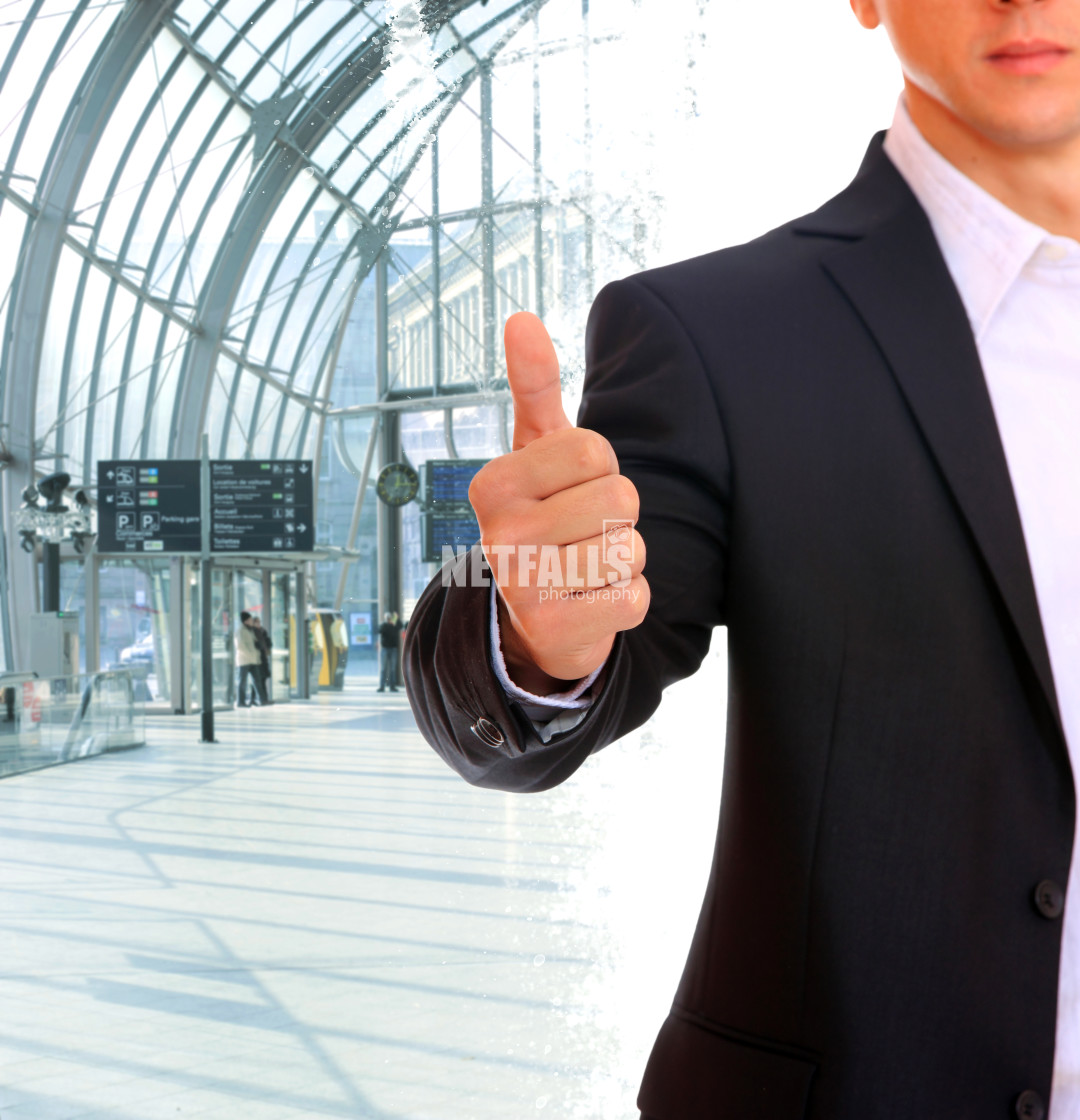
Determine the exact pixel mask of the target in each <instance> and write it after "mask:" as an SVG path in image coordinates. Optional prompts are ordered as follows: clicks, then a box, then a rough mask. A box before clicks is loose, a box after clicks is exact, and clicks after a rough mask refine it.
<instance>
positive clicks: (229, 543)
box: [210, 459, 315, 553]
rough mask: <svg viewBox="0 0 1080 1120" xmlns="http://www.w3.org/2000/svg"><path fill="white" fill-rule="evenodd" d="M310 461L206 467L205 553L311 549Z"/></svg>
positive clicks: (235, 462)
mask: <svg viewBox="0 0 1080 1120" xmlns="http://www.w3.org/2000/svg"><path fill="white" fill-rule="evenodd" d="M311 466H312V465H311V460H310V459H220V460H215V461H213V462H211V464H210V551H211V552H215V553H221V552H245V553H247V552H261V553H266V552H269V553H276V552H282V553H288V552H311V551H312V549H314V547H315V503H314V487H313V484H312V477H311V475H312V469H311Z"/></svg>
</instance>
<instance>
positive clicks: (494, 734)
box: [471, 716, 506, 747]
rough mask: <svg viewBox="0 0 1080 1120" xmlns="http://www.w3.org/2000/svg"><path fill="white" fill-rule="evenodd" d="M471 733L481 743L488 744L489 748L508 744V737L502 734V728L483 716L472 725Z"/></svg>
mask: <svg viewBox="0 0 1080 1120" xmlns="http://www.w3.org/2000/svg"><path fill="white" fill-rule="evenodd" d="M471 731H472V733H473V734H474V735H475V736H476V737H477V738H478V739H479V740H480V742H481V743H486V744H487V745H488V746H489V747H501V746H502V745H503V743H505V742H506V736H505V735H504V734H503V733H502V728H501V727H500V726H499V725H498V724H497V723H492V722H491V720H489V719H486V718H485V717H484V716H481V717H480V718H479V719H478V720H477V721H476V722H475V723H474V724H473V725H472V728H471Z"/></svg>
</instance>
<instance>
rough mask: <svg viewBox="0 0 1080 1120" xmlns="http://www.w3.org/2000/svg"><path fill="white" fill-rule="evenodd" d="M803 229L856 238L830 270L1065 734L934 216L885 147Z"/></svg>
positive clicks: (987, 409) (1003, 472)
mask: <svg viewBox="0 0 1080 1120" xmlns="http://www.w3.org/2000/svg"><path fill="white" fill-rule="evenodd" d="M797 228H798V229H799V230H800V231H801V232H812V233H826V234H827V235H830V234H831V236H833V237H840V238H842V239H844V242H845V243H844V244H841V245H838V246H837V247H836V249H835V250H834V251H833V252H832V253H830V254H827V255H826V256H825V258H824V260H823V266H824V268H825V270H826V272H828V273H829V275H830V276H831V277H832V278H833V280H834V281H835V282H836V284H837V285H838V286H839V287H840V288H841V290H842V291H843V292H844V293H845V295H846V296H847V298H848V300H849V301H850V302H851V304H852V306H853V307H854V308H855V310H856V311H857V313H858V314H859V316H860V317H861V318H862V320H863V322H864V323H865V324H866V327H867V329H868V330H869V331H870V333H871V334H872V335H873V337H874V339H875V341H876V342H877V344H878V346H879V348H880V349H881V351H882V353H883V355H884V357H885V360H886V362H887V363H888V366H889V368H890V370H891V371H892V374H893V376H894V377H895V379H896V381H897V383H898V385H899V387H900V390H901V392H902V393H903V395H904V397H905V399H906V400H907V403H908V405H909V407H910V409H911V411H912V414H913V415H914V417H915V420H916V422H917V423H918V425H919V427H920V429H921V431H922V434H923V436H924V438H925V440H926V443H927V445H928V446H929V449H930V452H931V454H932V455H933V457H934V459H935V460H936V462H937V465H938V467H939V469H940V471H941V473H942V474H943V475H944V477H945V479H946V482H947V483H948V486H949V489H950V490H951V492H952V494H953V497H954V498H955V500H956V503H957V505H958V506H959V508H960V510H961V512H962V514H963V517H964V519H965V520H966V522H967V524H968V526H969V528H970V530H971V533H972V535H973V536H974V538H975V541H976V543H977V545H978V547H979V549H980V551H981V552H982V555H983V557H984V559H985V561H986V565H987V567H988V568H989V570H990V573H991V574H992V577H993V579H994V582H995V583H996V585H997V588H998V590H999V591H1000V593H1001V596H1002V598H1003V599H1004V601H1005V605H1006V607H1007V609H1008V611H1009V614H1010V616H1011V618H1012V620H1013V623H1014V624H1015V626H1016V629H1017V631H1018V633H1019V635H1020V639H1021V641H1022V643H1023V646H1024V649H1025V651H1026V653H1027V656H1028V658H1029V659H1030V661H1031V665H1032V667H1033V668H1034V670H1035V673H1036V675H1037V677H1038V679H1039V682H1040V684H1041V685H1042V688H1043V691H1044V692H1045V694H1046V698H1047V700H1048V702H1049V704H1050V709H1051V711H1052V712H1053V715H1054V718H1055V720H1056V722H1057V726H1058V729H1059V731H1060V730H1061V718H1060V713H1059V711H1058V706H1057V698H1056V693H1055V691H1054V681H1053V673H1052V671H1051V667H1050V657H1049V654H1048V652H1047V648H1046V639H1045V637H1044V634H1043V629H1042V622H1041V619H1040V617H1039V608H1038V600H1037V599H1036V596H1035V587H1034V582H1033V580H1032V576H1031V569H1030V565H1029V563H1028V557H1027V548H1026V546H1025V543H1024V535H1023V529H1022V527H1021V523H1020V515H1019V511H1018V509H1017V505H1016V498H1015V495H1014V493H1013V489H1012V481H1011V479H1010V477H1009V471H1008V466H1007V463H1006V459H1005V453H1004V450H1003V448H1002V444H1001V437H1000V435H999V433H998V428H997V422H996V420H995V418H994V411H993V406H992V404H991V402H990V395H989V392H988V390H987V387H986V380H985V377H984V376H983V370H982V366H981V363H980V361H979V355H978V351H977V349H976V346H975V340H974V338H973V336H972V333H971V329H970V326H969V324H968V319H967V314H966V312H965V310H964V306H963V303H962V302H961V300H960V296H959V293H958V292H957V290H956V287H955V285H954V284H953V281H952V278H951V276H950V275H949V271H948V268H947V266H946V264H945V261H944V259H943V257H942V255H941V252H940V250H939V249H938V246H937V242H936V240H935V238H934V234H933V231H932V229H931V227H930V223H929V221H928V220H927V218H926V215H925V214H924V213H923V211H922V209H921V207H920V206H919V205H918V203H917V202H916V200H915V198H914V196H913V195H912V194H911V192H910V191H909V190H908V188H907V186H906V184H905V183H904V182H903V180H902V179H901V177H900V175H899V173H898V172H897V171H896V170H895V168H894V167H893V165H892V163H891V162H890V161H889V160H888V157H887V156H886V155H885V154H884V153H883V152H882V151H881V150H880V143H879V142H875V144H874V145H872V146H871V151H870V153H869V154H868V156H867V160H866V162H865V163H864V165H863V170H862V171H861V172H860V175H859V178H858V179H856V181H855V183H854V184H853V185H852V187H851V188H849V190H848V192H845V195H841V196H839V197H838V198H837V199H834V200H833V201H832V203H830V204H829V205H828V206H827V207H825V208H823V210H821V211H819V212H818V213H817V214H815V215H811V216H810V218H809V219H804V220H803V221H802V222H800V223H798V226H797ZM860 233H861V235H860Z"/></svg>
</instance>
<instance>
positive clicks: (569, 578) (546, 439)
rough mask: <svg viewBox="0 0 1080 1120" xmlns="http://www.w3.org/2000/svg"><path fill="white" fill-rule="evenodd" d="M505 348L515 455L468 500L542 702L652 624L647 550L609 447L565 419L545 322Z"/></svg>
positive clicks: (508, 627) (510, 651) (506, 616)
mask: <svg viewBox="0 0 1080 1120" xmlns="http://www.w3.org/2000/svg"><path fill="white" fill-rule="evenodd" d="M505 340H506V363H507V376H508V378H509V381H510V391H511V393H512V394H513V398H514V445H513V446H514V449H513V451H512V452H511V453H510V454H509V455H503V456H501V457H500V458H498V459H493V460H492V461H491V462H490V463H488V464H487V465H486V466H485V467H484V468H483V469H482V470H481V471H480V472H479V473H478V474H477V475H476V477H475V478H474V479H473V482H472V486H471V487H470V489H469V500H470V501H471V502H472V505H473V509H474V510H475V511H476V517H477V520H478V522H479V524H480V534H481V542H482V544H483V548H484V554H485V556H486V558H487V561H488V564H489V565H490V567H491V570H492V574H493V575H494V577H495V580H496V583H497V584H498V589H499V593H498V600H499V622H500V629H501V633H502V646H503V656H504V658H505V660H506V666H507V669H508V671H509V673H510V677H511V679H512V680H513V681H514V683H515V684H517V685H518V686H519V687H520V688H524V689H526V690H527V691H529V692H533V693H537V694H541V695H542V694H545V693H548V692H554V691H558V690H559V689H561V688H565V687H566V683H565V682H567V681H574V680H577V679H579V678H581V677H584V676H587V675H588V674H589V673H591V672H592V671H593V670H594V669H595V668H596V667H597V666H598V665H600V664H601V663H602V662H603V660H604V658H605V657H607V655H608V653H609V652H610V650H611V646H612V643H613V642H614V640H615V635H616V633H617V632H618V631H620V630H629V629H632V628H633V627H635V626H637V625H638V624H639V623H640V622H641V620H642V619H643V618H644V617H645V612H646V610H647V609H648V606H649V586H648V584H647V583H646V581H645V577H644V576H643V575H642V574H641V571H642V568H643V567H644V564H645V544H644V542H643V541H642V539H641V537H640V535H639V534H638V532H637V530H636V529H635V528H634V527H633V526H634V523H635V522H636V521H637V516H638V495H637V490H636V489H635V488H634V484H633V483H632V482H631V481H630V480H629V479H628V478H625V477H623V476H622V475H621V474H619V463H618V460H617V459H616V457H615V452H614V451H613V450H612V447H611V444H609V443H608V441H607V440H606V439H604V437H603V436H601V435H598V434H597V433H596V432H592V431H589V430H588V429H586V428H575V427H574V426H573V424H571V423H570V421H569V420H568V419H567V417H566V413H565V412H564V411H563V407H562V389H561V386H560V381H559V362H558V358H557V357H556V356H555V348H554V347H553V346H552V344H551V339H550V338H549V337H548V333H547V331H546V330H545V329H544V325H543V323H541V322H540V320H539V319H538V318H537V317H536V316H535V315H531V314H529V313H528V312H520V313H519V314H517V315H514V316H512V317H511V318H510V319H509V320H508V321H507V323H506V334H505Z"/></svg>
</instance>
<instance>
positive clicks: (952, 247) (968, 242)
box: [885, 99, 1080, 1120]
mask: <svg viewBox="0 0 1080 1120" xmlns="http://www.w3.org/2000/svg"><path fill="white" fill-rule="evenodd" d="M885 152H886V154H887V155H888V156H889V158H890V159H891V160H892V162H893V163H894V164H895V165H896V168H897V170H899V172H900V174H901V175H903V177H904V179H905V180H906V181H907V184H908V186H909V187H910V188H911V190H912V191H913V192H914V194H915V197H916V198H917V199H918V200H919V203H920V204H921V205H922V208H923V209H924V210H925V211H926V213H927V215H928V216H929V218H930V224H931V226H932V227H933V230H934V235H935V236H936V237H937V241H938V245H939V246H940V247H941V252H942V255H943V256H944V257H945V263H946V264H947V265H948V267H949V272H950V273H951V274H952V278H953V281H954V283H955V284H956V287H957V289H958V291H959V292H960V298H961V299H962V300H963V303H964V307H965V308H966V309H967V314H968V319H969V320H970V321H971V329H972V332H973V333H974V335H975V344H976V346H977V348H978V351H979V358H980V360H981V362H982V367H983V372H984V374H985V376H986V384H987V386H988V387H989V390H990V400H991V402H992V403H993V406H994V415H995V417H996V419H997V425H998V431H999V432H1000V433H1001V442H1002V444H1003V446H1004V449H1005V458H1006V460H1007V462H1008V465H1009V475H1010V477H1011V478H1012V484H1013V492H1014V493H1015V495H1016V501H1017V505H1018V506H1019V509H1020V521H1021V523H1022V525H1023V529H1024V540H1025V542H1026V544H1027V553H1028V560H1029V562H1030V564H1031V574H1032V576H1033V578H1034V581H1035V593H1036V595H1037V597H1038V601H1039V613H1040V615H1041V617H1042V625H1043V633H1044V634H1045V636H1046V645H1047V648H1048V650H1049V653H1050V664H1051V666H1052V668H1053V671H1054V686H1055V689H1056V691H1057V698H1058V707H1059V708H1060V710H1061V719H1062V723H1063V725H1064V729H1065V739H1066V742H1067V743H1068V748H1069V756H1070V759H1071V760H1072V767H1073V773H1074V775H1075V774H1078V773H1080V244H1078V243H1077V242H1076V241H1073V240H1071V239H1069V238H1066V237H1055V236H1054V235H1052V234H1049V233H1047V232H1046V231H1045V230H1043V229H1040V228H1039V227H1038V226H1036V225H1033V224H1032V223H1031V222H1029V221H1026V220H1025V219H1024V218H1021V217H1020V215H1019V214H1016V213H1014V212H1013V211H1012V210H1010V209H1009V208H1008V207H1007V206H1005V205H1004V204H1003V203H1001V202H999V201H998V200H997V199H996V198H994V197H993V196H992V195H990V194H987V192H986V191H984V190H983V189H982V188H981V187H979V186H977V185H976V184H975V183H973V182H972V181H971V180H970V179H969V178H967V176H966V175H963V174H962V173H961V172H960V171H958V170H957V169H956V168H955V167H954V166H953V165H952V164H951V163H949V162H948V160H946V159H945V158H944V157H943V156H942V155H940V154H939V153H938V152H937V151H936V150H935V149H934V148H932V147H931V146H930V144H929V143H928V142H927V141H926V140H925V139H924V138H923V136H922V134H921V133H920V132H919V130H918V129H917V128H916V127H915V124H914V122H913V121H912V119H911V117H910V115H909V114H908V112H907V109H906V107H905V105H904V102H903V100H902V99H901V102H900V104H899V105H898V106H897V110H896V116H895V119H894V120H893V124H892V128H891V129H890V130H889V134H888V136H887V137H886V140H885ZM962 422H963V419H962V417H957V423H962ZM1066 899H1067V901H1066V905H1065V914H1064V923H1065V924H1064V928H1063V931H1062V949H1061V972H1060V976H1059V981H1058V1018H1057V1049H1056V1052H1055V1055H1054V1084H1053V1093H1052V1099H1051V1104H1050V1120H1080V852H1077V851H1075V850H1074V853H1073V861H1072V868H1071V871H1070V874H1069V883H1068V887H1067V890H1066Z"/></svg>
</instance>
